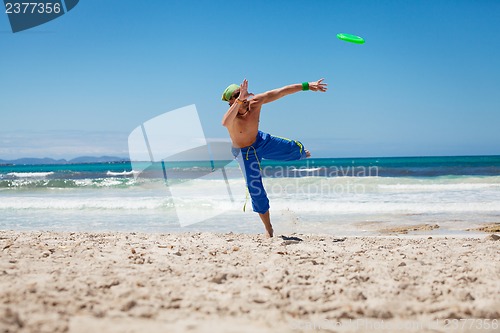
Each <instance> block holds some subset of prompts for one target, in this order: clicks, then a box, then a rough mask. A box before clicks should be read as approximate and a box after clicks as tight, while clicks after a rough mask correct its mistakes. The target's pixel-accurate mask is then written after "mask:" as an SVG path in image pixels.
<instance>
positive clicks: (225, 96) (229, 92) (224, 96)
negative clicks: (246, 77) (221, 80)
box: [222, 83, 240, 102]
mask: <svg viewBox="0 0 500 333" xmlns="http://www.w3.org/2000/svg"><path fill="white" fill-rule="evenodd" d="M236 89H240V86H239V85H237V84H234V83H233V84H231V85H229V87H227V88H226V90H224V92H223V93H222V100H223V101H226V102H227V101H229V100H230V99H231V96H233V93H234V91H235V90H236Z"/></svg>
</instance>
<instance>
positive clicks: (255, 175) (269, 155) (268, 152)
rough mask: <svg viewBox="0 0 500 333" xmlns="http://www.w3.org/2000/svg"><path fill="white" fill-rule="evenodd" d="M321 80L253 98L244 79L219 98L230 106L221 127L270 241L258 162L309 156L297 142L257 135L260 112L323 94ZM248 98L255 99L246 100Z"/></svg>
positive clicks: (265, 200)
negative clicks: (307, 93)
mask: <svg viewBox="0 0 500 333" xmlns="http://www.w3.org/2000/svg"><path fill="white" fill-rule="evenodd" d="M323 80H324V79H321V80H318V81H315V82H304V83H302V84H300V83H298V84H292V85H289V86H285V87H282V88H278V89H274V90H270V91H267V92H265V93H262V94H258V95H254V94H251V93H248V81H247V80H246V79H245V80H244V81H243V83H242V84H241V85H240V86H238V85H236V84H231V85H230V86H229V87H227V88H226V90H225V91H224V93H223V94H222V100H223V101H226V102H229V106H230V107H229V110H227V112H226V114H225V115H224V117H223V118H222V125H223V126H225V127H226V128H227V130H228V132H229V136H230V137H231V141H232V144H233V155H234V156H235V157H236V158H237V160H238V163H239V164H240V167H241V170H242V171H243V174H244V175H245V180H246V184H247V188H248V192H249V193H250V196H251V198H252V207H253V210H254V211H255V212H257V213H259V216H260V219H261V220H262V222H263V223H264V226H265V228H266V233H267V236H269V237H273V226H272V224H271V218H270V216H269V200H268V198H267V194H266V191H265V190H264V186H263V184H262V175H261V168H260V162H261V161H262V159H263V158H264V159H272V160H281V161H292V160H300V159H303V158H306V157H310V156H311V154H310V153H309V151H308V150H305V149H304V146H303V145H302V143H301V142H299V141H295V140H290V139H285V138H280V137H276V136H272V135H269V134H267V133H263V132H261V131H259V117H260V110H261V108H262V105H264V104H266V103H271V102H274V101H275V100H277V99H280V98H282V97H285V96H287V95H290V94H293V93H296V92H299V91H303V90H312V91H321V92H325V91H326V90H327V85H326V83H323ZM251 96H254V97H253V98H252V99H249V97H251Z"/></svg>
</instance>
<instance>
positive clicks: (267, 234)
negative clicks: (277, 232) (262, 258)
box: [266, 228, 274, 238]
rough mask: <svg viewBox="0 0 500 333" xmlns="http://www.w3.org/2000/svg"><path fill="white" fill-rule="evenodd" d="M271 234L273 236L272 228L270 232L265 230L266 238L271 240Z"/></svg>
mask: <svg viewBox="0 0 500 333" xmlns="http://www.w3.org/2000/svg"><path fill="white" fill-rule="evenodd" d="M273 234H274V230H273V228H271V230H268V229H266V236H267V237H268V238H272V237H273Z"/></svg>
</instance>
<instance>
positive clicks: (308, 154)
mask: <svg viewBox="0 0 500 333" xmlns="http://www.w3.org/2000/svg"><path fill="white" fill-rule="evenodd" d="M309 157H311V152H310V151H309V150H307V149H306V158H309Z"/></svg>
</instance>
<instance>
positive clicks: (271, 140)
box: [232, 131, 306, 214]
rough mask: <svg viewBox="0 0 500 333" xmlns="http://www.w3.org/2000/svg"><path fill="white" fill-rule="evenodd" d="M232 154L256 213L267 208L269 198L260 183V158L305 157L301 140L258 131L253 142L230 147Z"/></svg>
mask: <svg viewBox="0 0 500 333" xmlns="http://www.w3.org/2000/svg"><path fill="white" fill-rule="evenodd" d="M232 153H233V156H234V157H235V158H236V160H237V161H238V163H239V165H240V168H241V171H242V172H243V175H244V176H245V181H246V184H247V188H248V193H249V194H250V197H251V198H252V208H253V211H254V212H256V213H260V214H264V213H266V212H267V211H268V210H269V199H268V198H267V193H266V190H265V189H264V185H263V184H262V169H261V166H260V162H261V161H262V159H267V160H278V161H295V160H301V159H304V158H306V152H305V149H304V146H303V145H302V143H301V142H299V141H295V140H290V139H286V138H281V137H277V136H273V135H270V134H267V133H264V132H261V131H259V132H258V133H257V138H256V139H255V142H254V143H252V144H251V145H250V146H248V147H244V148H234V147H233V148H232Z"/></svg>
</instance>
